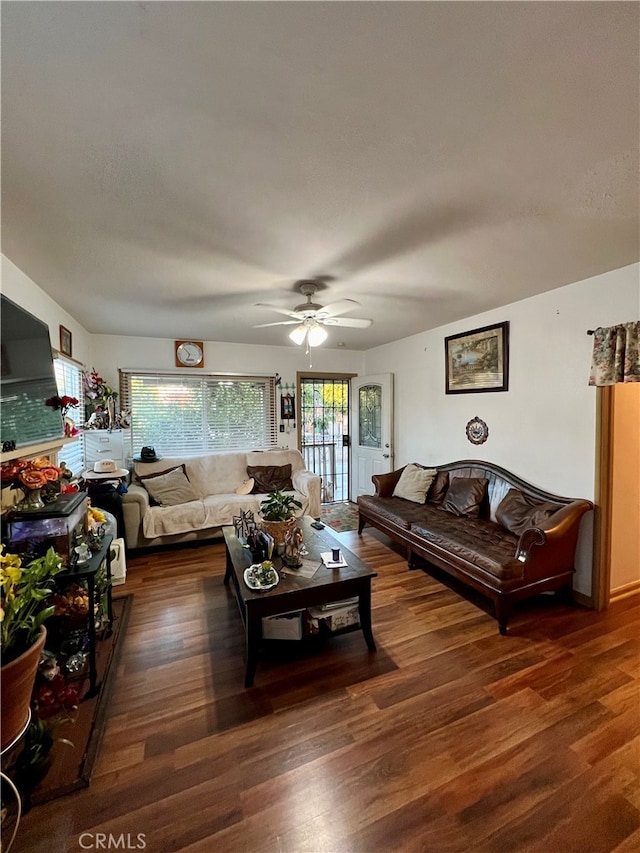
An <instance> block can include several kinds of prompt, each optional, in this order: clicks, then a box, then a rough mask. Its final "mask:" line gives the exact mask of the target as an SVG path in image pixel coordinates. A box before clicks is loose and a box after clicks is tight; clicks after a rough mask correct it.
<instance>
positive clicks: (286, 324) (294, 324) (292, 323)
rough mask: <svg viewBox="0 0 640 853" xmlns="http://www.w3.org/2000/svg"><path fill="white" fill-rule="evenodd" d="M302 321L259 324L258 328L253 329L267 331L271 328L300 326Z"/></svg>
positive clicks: (253, 327)
mask: <svg viewBox="0 0 640 853" xmlns="http://www.w3.org/2000/svg"><path fill="white" fill-rule="evenodd" d="M301 322H302V321H301V320H300V319H299V318H298V319H297V320H278V322H277V323H259V324H258V325H257V326H252V327H251V328H252V329H267V328H268V327H269V326H299V325H300V323H301Z"/></svg>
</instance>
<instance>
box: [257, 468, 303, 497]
mask: <svg viewBox="0 0 640 853" xmlns="http://www.w3.org/2000/svg"><path fill="white" fill-rule="evenodd" d="M247 476H248V477H253V479H254V481H255V483H254V486H253V489H252V491H251V494H252V495H262V494H264V493H265V492H272V491H273V490H274V489H282V490H286V489H293V483H292V482H291V465H247Z"/></svg>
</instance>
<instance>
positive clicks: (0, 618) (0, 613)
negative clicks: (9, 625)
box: [0, 606, 4, 622]
mask: <svg viewBox="0 0 640 853" xmlns="http://www.w3.org/2000/svg"><path fill="white" fill-rule="evenodd" d="M3 619H4V607H1V606H0V622H2V621H3Z"/></svg>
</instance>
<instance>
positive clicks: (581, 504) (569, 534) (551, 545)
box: [516, 500, 593, 578]
mask: <svg viewBox="0 0 640 853" xmlns="http://www.w3.org/2000/svg"><path fill="white" fill-rule="evenodd" d="M591 509H593V504H592V503H591V501H586V500H578V501H572V502H571V503H570V504H567V505H566V506H563V507H562V508H561V509H559V510H558V511H557V512H554V514H553V515H550V516H549V518H547V519H546V520H545V521H544V522H543V523H542V524H540V525H538V526H537V527H530V528H528V529H527V530H525V531H524V532H523V533H522V534H521V536H520V539H519V541H518V547H517V549H516V559H517V560H519V561H520V562H521V563H524V564H525V566H526V568H525V577H527V578H535V577H538V576H540V577H543V576H547V575H552V574H554V573H555V572H557V571H562V570H564V571H573V569H574V559H575V551H576V543H577V541H578V533H579V531H580V520H581V518H582V516H583V515H584V514H585V513H587V512H589V510H591Z"/></svg>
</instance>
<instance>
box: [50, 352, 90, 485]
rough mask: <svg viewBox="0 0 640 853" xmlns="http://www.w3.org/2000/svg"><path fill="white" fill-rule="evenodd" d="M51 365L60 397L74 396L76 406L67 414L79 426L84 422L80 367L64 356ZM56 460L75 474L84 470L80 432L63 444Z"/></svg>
mask: <svg viewBox="0 0 640 853" xmlns="http://www.w3.org/2000/svg"><path fill="white" fill-rule="evenodd" d="M53 367H54V370H55V374H56V385H57V386H58V394H59V395H60V396H61V397H64V396H65V395H66V396H67V397H75V398H76V400H78V407H77V408H74V409H69V411H68V412H67V416H68V417H70V418H71V419H72V420H73V421H74V423H75V425H76V427H78V428H80V427H81V426H82V424H83V423H84V386H83V383H82V369H81V367H80V366H79V365H77V364H74V363H73V362H71V361H67V360H66V359H65V358H60V357H58V358H55V359H54V360H53ZM58 461H60V462H64V463H65V464H66V466H67V468H69V470H70V471H72V472H73V473H74V474H75V475H79V474H81V473H82V471H83V470H84V441H83V436H82V432H80V434H79V435H78V437H77V439H76V440H75V441H70V442H69V443H68V444H65V445H64V447H62V448H61V449H60V451H59V453H58Z"/></svg>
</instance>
